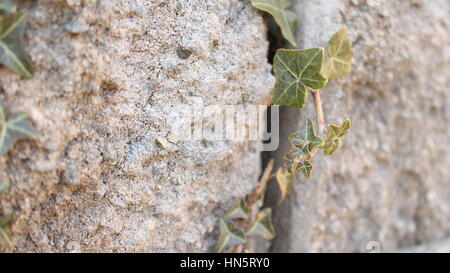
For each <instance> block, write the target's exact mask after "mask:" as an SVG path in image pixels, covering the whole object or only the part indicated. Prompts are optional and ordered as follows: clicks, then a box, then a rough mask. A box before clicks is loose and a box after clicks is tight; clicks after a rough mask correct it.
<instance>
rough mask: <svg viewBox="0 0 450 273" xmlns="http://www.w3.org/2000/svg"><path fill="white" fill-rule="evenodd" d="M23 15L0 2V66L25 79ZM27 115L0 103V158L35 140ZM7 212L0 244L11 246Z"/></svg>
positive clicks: (0, 183) (1, 219)
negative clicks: (21, 141) (20, 143)
mask: <svg viewBox="0 0 450 273" xmlns="http://www.w3.org/2000/svg"><path fill="white" fill-rule="evenodd" d="M26 20H27V13H26V12H16V7H15V6H14V4H13V3H12V2H11V1H10V0H0V64H2V65H4V66H5V67H7V68H9V69H11V70H12V71H14V72H16V73H17V74H19V75H21V76H22V77H25V78H31V77H33V70H32V68H31V66H30V63H29V61H28V58H27V55H26V53H25V51H24V49H23V37H24V34H25V27H26ZM36 137H37V136H36V134H35V133H34V131H33V129H32V127H31V124H30V120H29V118H28V115H27V114H25V113H13V112H12V111H9V110H5V107H4V106H3V103H2V102H0V156H5V155H6V153H7V152H8V151H9V150H10V149H11V147H12V146H13V145H14V143H15V142H16V141H17V140H19V139H23V138H32V139H35V138H36ZM9 185H10V183H9V179H7V178H0V195H1V194H3V193H5V192H6V191H7V190H8V189H9ZM11 219H12V214H11V213H5V212H4V211H0V244H2V245H6V246H9V247H12V246H13V245H12V241H11V239H10V233H11V228H10V223H11Z"/></svg>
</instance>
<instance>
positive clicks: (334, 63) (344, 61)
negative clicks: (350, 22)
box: [323, 26, 353, 80]
mask: <svg viewBox="0 0 450 273" xmlns="http://www.w3.org/2000/svg"><path fill="white" fill-rule="evenodd" d="M352 58H353V50H352V45H351V43H350V40H349V38H348V31H347V27H346V26H342V27H341V28H340V29H339V30H338V31H337V32H336V33H334V34H333V36H332V37H331V39H330V41H329V42H328V58H327V59H326V60H325V65H324V67H323V75H324V76H325V77H327V78H328V80H334V79H336V78H339V77H343V76H345V75H347V74H349V73H350V72H352Z"/></svg>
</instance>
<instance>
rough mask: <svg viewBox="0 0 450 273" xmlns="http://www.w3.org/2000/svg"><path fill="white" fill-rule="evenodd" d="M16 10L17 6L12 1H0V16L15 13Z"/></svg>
mask: <svg viewBox="0 0 450 273" xmlns="http://www.w3.org/2000/svg"><path fill="white" fill-rule="evenodd" d="M14 10H15V6H14V5H13V3H12V2H11V0H0V15H1V14H4V13H7V12H13V11H14Z"/></svg>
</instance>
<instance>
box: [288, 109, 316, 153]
mask: <svg viewBox="0 0 450 273" xmlns="http://www.w3.org/2000/svg"><path fill="white" fill-rule="evenodd" d="M288 138H289V141H290V142H291V143H292V145H294V149H293V151H294V153H295V154H303V155H311V154H312V152H313V151H314V149H316V148H318V147H320V146H321V145H322V144H323V139H322V138H320V137H318V136H317V135H316V133H315V132H314V125H313V122H312V121H311V119H309V118H308V119H306V122H305V124H304V125H303V126H302V127H301V128H300V130H298V132H296V133H294V134H290V135H289V137H288Z"/></svg>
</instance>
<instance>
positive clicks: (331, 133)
mask: <svg viewBox="0 0 450 273" xmlns="http://www.w3.org/2000/svg"><path fill="white" fill-rule="evenodd" d="M351 127H352V122H351V121H350V120H349V119H346V120H344V122H343V123H342V125H341V126H337V125H334V124H328V133H327V138H326V139H325V142H324V144H323V146H322V148H323V150H324V153H325V155H332V154H333V153H334V152H335V151H336V150H337V149H339V147H340V146H341V143H342V140H341V138H342V137H343V136H344V135H346V134H347V133H348V130H349V129H350V128H351Z"/></svg>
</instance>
